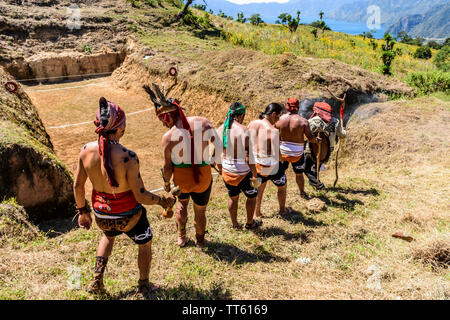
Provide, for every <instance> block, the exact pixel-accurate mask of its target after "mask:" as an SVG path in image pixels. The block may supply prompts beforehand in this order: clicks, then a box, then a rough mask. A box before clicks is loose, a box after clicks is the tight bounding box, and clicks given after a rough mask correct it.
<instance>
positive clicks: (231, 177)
mask: <svg viewBox="0 0 450 320" xmlns="http://www.w3.org/2000/svg"><path fill="white" fill-rule="evenodd" d="M246 176H247V173H246V174H245V175H241V176H239V175H235V174H231V173H228V172H226V171H225V170H222V178H223V181H225V183H226V184H229V185H230V186H235V187H237V186H238V185H239V183H241V182H242V180H244V179H245V177H246Z"/></svg>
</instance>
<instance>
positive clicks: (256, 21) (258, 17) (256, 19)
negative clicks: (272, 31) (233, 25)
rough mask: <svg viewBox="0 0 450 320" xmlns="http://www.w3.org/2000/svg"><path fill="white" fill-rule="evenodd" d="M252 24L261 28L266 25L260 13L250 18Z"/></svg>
mask: <svg viewBox="0 0 450 320" xmlns="http://www.w3.org/2000/svg"><path fill="white" fill-rule="evenodd" d="M250 23H251V24H253V25H254V26H259V25H261V24H262V23H264V21H263V20H262V19H261V15H260V14H259V13H255V14H254V15H252V16H251V17H250Z"/></svg>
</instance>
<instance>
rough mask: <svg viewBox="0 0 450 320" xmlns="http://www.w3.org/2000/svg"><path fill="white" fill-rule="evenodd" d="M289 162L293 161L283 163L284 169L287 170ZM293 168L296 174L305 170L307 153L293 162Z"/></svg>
mask: <svg viewBox="0 0 450 320" xmlns="http://www.w3.org/2000/svg"><path fill="white" fill-rule="evenodd" d="M289 163H291V162H288V161H284V162H283V163H282V166H283V170H284V171H286V170H287V169H288V168H289ZM292 170H293V171H294V173H295V174H300V173H303V172H305V154H303V155H302V157H301V158H300V160H298V161H297V162H293V163H292Z"/></svg>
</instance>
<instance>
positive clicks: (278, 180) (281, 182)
mask: <svg viewBox="0 0 450 320" xmlns="http://www.w3.org/2000/svg"><path fill="white" fill-rule="evenodd" d="M284 171H285V169H284V166H283V164H282V163H280V164H279V166H278V172H277V173H276V174H273V175H270V176H262V175H260V174H258V176H259V177H260V178H261V179H262V183H266V182H267V181H269V180H271V181H272V182H273V184H274V185H276V186H277V187H284V186H285V185H286V173H285V172H284Z"/></svg>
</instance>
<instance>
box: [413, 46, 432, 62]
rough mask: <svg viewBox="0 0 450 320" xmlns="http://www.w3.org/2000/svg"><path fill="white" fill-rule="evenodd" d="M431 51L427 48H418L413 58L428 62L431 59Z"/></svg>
mask: <svg viewBox="0 0 450 320" xmlns="http://www.w3.org/2000/svg"><path fill="white" fill-rule="evenodd" d="M432 55H433V54H432V53H431V49H430V48H429V47H419V48H417V50H416V52H415V53H414V58H416V59H425V60H428V59H430V58H431V57H432Z"/></svg>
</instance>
